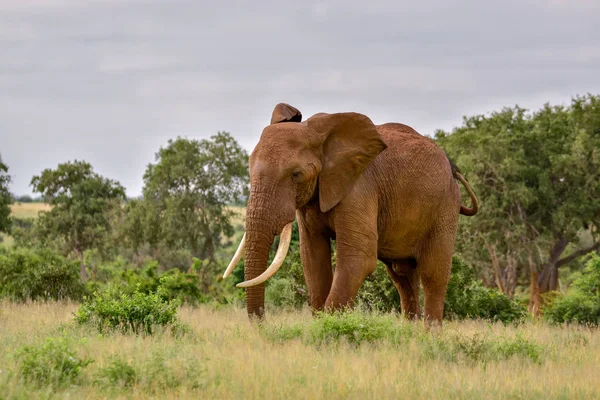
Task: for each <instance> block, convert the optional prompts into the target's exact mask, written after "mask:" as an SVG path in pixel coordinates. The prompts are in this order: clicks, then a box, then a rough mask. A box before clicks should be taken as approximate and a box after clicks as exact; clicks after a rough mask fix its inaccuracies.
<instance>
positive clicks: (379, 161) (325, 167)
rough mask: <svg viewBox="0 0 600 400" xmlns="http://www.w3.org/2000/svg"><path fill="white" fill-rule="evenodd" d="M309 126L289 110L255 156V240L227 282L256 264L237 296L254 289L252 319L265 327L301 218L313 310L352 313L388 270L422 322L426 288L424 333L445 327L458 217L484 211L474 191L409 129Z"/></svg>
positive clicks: (276, 117) (326, 120)
mask: <svg viewBox="0 0 600 400" xmlns="http://www.w3.org/2000/svg"><path fill="white" fill-rule="evenodd" d="M301 120H302V115H301V113H300V111H298V110H297V109H296V108H294V107H292V106H290V105H287V104H278V105H277V106H276V107H275V109H274V111H273V115H272V119H271V124H270V125H269V126H267V127H266V128H265V129H264V131H263V133H262V136H261V138H260V141H259V142H258V144H257V146H256V148H255V149H254V151H253V152H252V154H251V156H250V162H249V166H250V197H249V199H248V208H247V211H246V233H245V235H244V238H243V239H242V243H241V244H240V246H239V249H238V251H237V252H236V255H235V256H234V258H233V260H232V262H231V263H230V265H229V266H228V268H227V271H226V272H225V275H224V276H225V277H226V276H227V275H229V274H230V273H231V271H232V270H233V268H234V267H235V265H236V264H237V263H238V262H239V260H240V259H241V257H242V256H243V255H244V254H245V271H244V276H245V279H246V281H245V282H242V283H240V284H238V286H240V287H245V288H246V304H247V310H248V315H249V316H250V317H252V316H259V317H260V316H262V315H263V313H264V281H266V280H267V279H268V278H269V277H271V276H272V275H273V274H274V273H275V272H276V271H277V269H278V268H279V267H280V266H281V263H282V262H283V259H284V258H285V255H286V253H287V249H288V246H289V242H290V237H291V223H292V222H293V221H294V219H296V218H297V219H298V227H299V233H300V252H301V258H302V265H303V269H304V276H305V278H306V285H307V287H308V291H309V295H310V305H311V307H312V308H313V309H315V310H323V309H326V310H335V309H341V308H344V307H346V306H352V304H353V301H354V298H355V296H356V294H357V292H358V290H359V288H360V286H361V285H362V283H363V281H364V280H365V278H366V277H367V276H369V274H371V273H372V272H373V271H374V270H375V268H376V265H377V259H380V260H381V261H383V262H384V263H385V265H386V270H387V273H388V275H389V276H390V278H391V279H392V281H393V282H394V285H395V287H396V288H397V290H398V292H399V294H400V298H401V305H402V312H403V313H404V314H406V315H407V316H409V317H417V318H418V317H420V314H421V313H420V307H419V280H420V281H421V284H422V285H423V290H424V298H425V304H424V306H425V322H426V324H429V323H431V322H434V323H441V321H442V316H443V311H444V298H445V295H446V286H447V283H448V279H449V276H450V267H451V264H452V253H453V251H454V241H455V237H456V229H457V224H458V217H459V214H463V215H474V214H475V213H476V212H477V210H478V202H477V198H476V197H475V195H474V194H473V192H472V190H471V189H470V187H469V185H468V183H467V182H466V181H465V180H464V178H463V177H462V175H461V174H460V173H459V171H458V169H457V168H456V167H455V166H454V165H453V164H452V163H451V162H450V160H449V159H448V157H447V155H446V154H445V153H444V151H443V150H442V149H441V148H440V147H438V146H437V145H436V144H435V143H434V142H433V141H432V140H431V139H429V138H427V137H424V136H422V135H420V134H419V133H417V132H416V131H415V130H414V129H412V128H410V127H408V126H406V125H402V124H397V123H387V124H383V125H374V124H373V122H371V120H370V119H369V118H368V117H366V116H365V115H362V114H357V113H351V112H348V113H338V114H316V115H314V116H312V117H311V118H309V119H308V120H307V121H305V122H301ZM455 179H458V180H459V181H460V182H461V183H462V184H463V185H464V186H465V188H466V189H467V191H468V193H469V195H470V197H471V201H472V203H473V206H472V208H466V207H464V206H462V205H461V199H460V198H461V195H460V189H459V186H458V183H457V181H456V180H455ZM280 232H281V239H280V245H279V249H278V251H277V254H276V257H275V260H274V261H273V263H272V265H271V266H270V267H269V268H268V269H267V268H266V267H267V261H268V256H269V249H270V247H271V244H272V243H273V239H274V237H275V236H276V235H277V234H279V233H280ZM331 239H335V240H336V251H337V266H336V268H335V271H334V270H333V269H332V265H331V245H330V241H331Z"/></svg>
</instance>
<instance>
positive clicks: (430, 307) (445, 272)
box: [417, 212, 458, 326]
mask: <svg viewBox="0 0 600 400" xmlns="http://www.w3.org/2000/svg"><path fill="white" fill-rule="evenodd" d="M454 214H455V215H452V214H450V215H449V216H448V217H447V218H446V219H444V220H441V221H440V222H439V223H438V224H437V225H436V226H435V228H434V229H433V230H432V232H431V233H430V235H429V237H428V238H427V240H426V241H425V242H424V244H423V247H422V250H421V254H420V255H419V257H418V258H417V264H418V270H419V275H420V277H421V284H422V285H423V295H424V300H425V301H424V308H425V312H424V314H425V324H426V326H429V325H431V324H439V325H441V323H442V318H443V315H444V300H445V298H446V287H447V286H448V280H449V279H450V269H451V267H452V254H453V253H454V242H455V239H456V229H457V224H458V213H456V212H455V213H454Z"/></svg>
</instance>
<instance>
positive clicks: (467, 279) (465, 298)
mask: <svg viewBox="0 0 600 400" xmlns="http://www.w3.org/2000/svg"><path fill="white" fill-rule="evenodd" d="M525 315H526V309H525V307H523V306H522V305H521V304H519V303H517V302H516V301H513V300H511V299H509V298H508V297H507V296H506V295H504V294H502V293H499V292H498V291H497V290H495V289H490V288H487V287H485V286H483V283H482V282H481V281H480V280H479V279H477V277H476V276H475V272H474V271H473V269H472V268H471V267H470V266H469V265H467V264H466V263H465V262H463V261H462V260H461V259H460V258H459V257H457V256H455V257H453V258H452V273H451V275H450V281H449V282H448V289H447V290H446V301H445V305H444V316H445V317H446V318H450V319H463V318H482V319H488V320H492V321H502V322H505V323H508V322H513V321H519V320H521V319H522V318H523V317H524V316H525Z"/></svg>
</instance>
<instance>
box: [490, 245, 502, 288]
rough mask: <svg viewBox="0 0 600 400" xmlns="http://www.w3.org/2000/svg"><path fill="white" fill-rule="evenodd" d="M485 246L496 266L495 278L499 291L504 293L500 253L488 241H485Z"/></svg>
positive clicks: (493, 265)
mask: <svg viewBox="0 0 600 400" xmlns="http://www.w3.org/2000/svg"><path fill="white" fill-rule="evenodd" d="M485 248H486V249H487V251H488V253H489V254H490V260H491V261H492V267H493V268H494V279H495V281H496V286H497V287H498V291H499V292H500V293H504V292H505V290H504V284H503V283H502V278H501V276H500V262H499V261H498V255H497V254H496V250H495V249H494V248H493V247H492V246H491V245H489V244H488V243H485Z"/></svg>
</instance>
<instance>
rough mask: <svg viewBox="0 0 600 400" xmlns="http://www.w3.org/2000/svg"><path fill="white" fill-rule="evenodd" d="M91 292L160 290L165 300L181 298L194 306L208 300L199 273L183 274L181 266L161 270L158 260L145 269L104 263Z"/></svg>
mask: <svg viewBox="0 0 600 400" xmlns="http://www.w3.org/2000/svg"><path fill="white" fill-rule="evenodd" d="M88 291H89V292H92V293H93V292H99V291H103V292H105V293H108V294H111V295H112V296H113V297H115V298H118V297H120V296H121V294H127V295H132V294H133V293H135V292H139V293H144V294H150V293H158V294H159V295H160V296H161V297H162V298H163V299H164V300H173V299H179V300H181V302H182V303H187V304H191V305H196V304H198V303H202V302H205V301H206V300H205V297H204V296H203V294H202V292H201V290H200V277H199V276H198V275H196V274H193V273H183V272H181V271H179V270H178V269H170V270H168V271H166V272H163V273H160V272H159V271H158V262H156V261H148V262H146V263H145V264H144V266H143V267H142V268H133V267H131V266H129V265H127V263H125V262H124V261H123V260H116V261H115V262H114V263H112V264H105V265H100V266H99V267H98V280H97V281H90V282H88Z"/></svg>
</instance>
